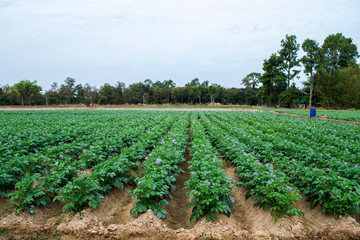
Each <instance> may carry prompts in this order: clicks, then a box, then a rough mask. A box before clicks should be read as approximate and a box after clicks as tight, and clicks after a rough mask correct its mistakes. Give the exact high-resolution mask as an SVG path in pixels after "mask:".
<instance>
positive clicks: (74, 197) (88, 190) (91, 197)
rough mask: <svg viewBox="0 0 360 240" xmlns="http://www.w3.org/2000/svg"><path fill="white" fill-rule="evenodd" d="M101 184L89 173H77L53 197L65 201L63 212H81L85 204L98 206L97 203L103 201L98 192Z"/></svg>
mask: <svg viewBox="0 0 360 240" xmlns="http://www.w3.org/2000/svg"><path fill="white" fill-rule="evenodd" d="M101 190H102V189H101V186H100V184H99V182H98V181H94V180H93V179H92V178H91V176H90V175H88V174H83V173H79V175H78V177H75V178H74V179H73V180H72V181H71V182H68V183H67V184H66V185H65V186H64V187H63V188H62V189H61V191H60V192H59V195H57V196H56V197H55V198H54V201H55V200H61V201H64V202H66V203H65V205H64V207H63V211H64V212H70V211H75V212H81V211H82V210H83V208H84V207H85V206H90V207H92V208H98V207H99V203H101V202H103V196H102V195H101V194H100V192H101Z"/></svg>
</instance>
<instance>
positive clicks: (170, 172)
mask: <svg viewBox="0 0 360 240" xmlns="http://www.w3.org/2000/svg"><path fill="white" fill-rule="evenodd" d="M187 126H188V120H187V117H186V116H185V118H184V119H181V120H179V121H178V122H176V123H175V124H174V125H173V127H172V129H171V130H170V131H169V132H168V133H167V134H166V135H165V136H164V137H163V139H162V140H161V141H160V143H158V145H157V146H156V147H155V148H154V149H153V151H152V152H151V153H150V154H149V156H148V157H146V159H145V161H144V162H143V167H144V169H145V170H144V171H142V172H141V176H139V177H137V178H136V182H137V184H138V186H137V188H135V189H134V190H131V191H130V194H131V196H132V197H133V198H134V197H136V198H137V200H136V203H135V206H134V207H133V208H132V209H131V214H134V215H135V216H137V215H138V214H139V213H143V212H146V211H147V210H148V209H151V210H152V211H153V213H154V215H155V216H157V217H158V218H159V219H164V218H165V217H166V214H167V212H166V211H165V209H163V208H164V207H165V206H166V205H168V204H169V203H168V201H167V200H166V199H171V198H172V195H171V189H174V190H176V186H175V181H176V176H177V175H178V174H179V173H180V172H182V171H183V170H182V169H181V168H179V166H178V164H179V163H180V162H181V161H184V160H185V159H184V157H183V154H184V152H185V148H186V143H187Z"/></svg>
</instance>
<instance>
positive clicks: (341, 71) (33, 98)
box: [0, 33, 360, 109]
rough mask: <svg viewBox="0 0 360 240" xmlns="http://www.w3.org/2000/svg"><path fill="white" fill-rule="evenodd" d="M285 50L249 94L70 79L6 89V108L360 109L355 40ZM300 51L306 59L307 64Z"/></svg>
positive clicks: (291, 45) (331, 39) (248, 82)
mask: <svg viewBox="0 0 360 240" xmlns="http://www.w3.org/2000/svg"><path fill="white" fill-rule="evenodd" d="M280 47H281V48H280V50H279V51H278V52H276V53H273V54H271V56H270V57H269V58H268V59H265V60H264V62H263V68H262V73H259V72H252V73H249V74H248V75H247V76H246V77H245V78H243V79H242V80H241V83H242V84H243V85H244V88H224V87H222V86H221V85H218V84H210V83H209V81H202V82H201V81H200V80H199V79H198V78H195V79H192V80H191V81H189V82H188V83H187V84H186V85H185V86H184V87H177V86H176V83H175V82H174V81H173V80H164V81H152V80H150V79H146V80H144V81H143V82H139V83H133V84H130V85H129V86H125V84H124V83H122V82H117V83H116V84H115V85H114V86H112V85H110V84H108V83H105V84H104V85H102V86H100V88H99V89H98V88H97V87H95V86H90V85H89V84H85V85H82V84H77V83H76V80H75V79H74V78H71V77H68V78H66V79H65V81H64V83H62V84H59V83H57V82H54V83H53V84H52V85H51V89H49V90H47V91H43V89H42V87H41V86H39V85H38V84H37V81H30V80H21V81H20V82H18V83H16V84H14V85H13V86H10V85H8V84H7V85H4V86H0V105H23V106H24V105H54V104H55V105H59V104H61V105H66V104H85V105H91V104H100V105H107V104H114V105H118V104H167V103H169V104H209V103H210V104H214V103H221V104H240V105H244V104H245V105H262V106H264V105H265V106H281V107H299V106H304V105H307V106H322V107H327V108H356V109H360V65H359V64H358V63H357V59H358V58H359V53H358V50H357V46H356V45H355V44H354V43H353V41H352V39H351V38H347V37H345V36H344V35H343V34H342V33H337V34H332V35H329V36H328V37H327V38H326V39H325V40H324V42H323V44H322V45H321V46H320V44H319V43H318V42H317V41H315V40H312V39H306V40H304V42H303V43H302V44H301V46H300V44H299V43H297V40H296V36H295V35H286V36H285V38H284V39H282V40H281V44H280ZM300 47H301V48H302V50H303V52H304V53H305V54H304V56H302V57H301V58H299V57H298V52H299V50H300ZM301 71H303V72H304V73H305V74H306V76H307V80H306V81H305V82H303V84H304V86H305V87H304V88H303V89H298V88H297V87H296V86H295V84H294V80H295V79H297V78H299V76H298V75H299V73H300V72H301Z"/></svg>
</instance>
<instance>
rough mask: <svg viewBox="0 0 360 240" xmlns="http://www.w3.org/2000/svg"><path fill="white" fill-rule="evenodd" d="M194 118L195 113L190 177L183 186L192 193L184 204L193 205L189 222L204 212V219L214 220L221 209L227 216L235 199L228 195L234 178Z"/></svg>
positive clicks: (192, 124) (191, 129)
mask: <svg viewBox="0 0 360 240" xmlns="http://www.w3.org/2000/svg"><path fill="white" fill-rule="evenodd" d="M196 118H197V116H196V115H192V117H191V128H190V135H191V139H192V141H191V145H192V147H191V148H190V154H191V156H192V159H191V162H190V163H191V165H190V166H189V169H190V170H191V177H190V179H189V180H188V181H186V182H185V188H186V189H189V190H190V192H187V193H186V195H187V196H189V197H192V199H191V202H190V203H188V204H187V206H186V207H193V209H192V215H191V217H190V222H191V223H194V222H196V220H197V219H198V218H200V217H201V216H206V220H207V221H214V220H216V216H215V215H214V214H215V213H224V214H225V215H226V216H228V217H229V216H230V213H231V210H230V208H231V207H232V206H233V205H234V204H235V200H234V199H233V198H232V197H230V194H231V189H232V187H230V184H231V183H233V182H234V180H232V179H230V178H228V177H227V176H226V174H225V172H224V169H222V168H221V164H222V161H221V160H220V159H218V158H217V157H216V155H217V152H216V150H215V149H213V147H212V146H211V144H210V141H209V139H208V136H207V135H206V134H205V130H204V128H203V126H202V125H201V124H200V123H199V122H198V121H196Z"/></svg>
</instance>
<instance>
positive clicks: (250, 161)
mask: <svg viewBox="0 0 360 240" xmlns="http://www.w3.org/2000/svg"><path fill="white" fill-rule="evenodd" d="M212 120H213V121H210V120H209V119H208V118H207V117H205V116H202V117H201V123H202V124H203V125H204V127H205V128H206V130H207V133H208V135H209V137H210V139H211V141H212V143H213V144H214V146H215V147H216V148H217V150H218V151H219V152H220V153H221V154H223V156H224V157H225V158H226V159H228V160H230V161H231V163H232V164H234V165H235V166H236V171H235V172H236V173H237V175H238V177H239V182H238V185H240V186H242V187H245V188H248V189H249V191H248V192H247V194H246V198H249V197H251V199H252V200H254V201H256V203H255V204H254V206H259V207H262V208H264V209H265V208H270V211H271V214H272V216H273V219H274V221H276V220H277V218H279V217H281V216H283V215H303V212H302V211H301V210H299V209H297V208H295V207H293V205H294V204H295V203H296V202H297V200H299V199H301V195H300V193H299V191H298V189H297V188H296V187H294V186H293V184H291V183H290V178H289V177H287V176H286V175H285V174H284V173H283V172H282V171H280V170H278V169H274V168H273V166H272V164H269V163H267V164H263V163H261V162H260V161H259V160H257V159H256V157H255V156H254V155H253V154H252V153H251V152H250V153H248V152H246V146H245V145H244V144H243V143H241V142H239V140H238V139H237V138H236V137H234V136H232V134H231V133H230V132H228V131H226V130H224V129H222V128H221V125H220V124H217V121H216V120H214V119H212Z"/></svg>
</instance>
